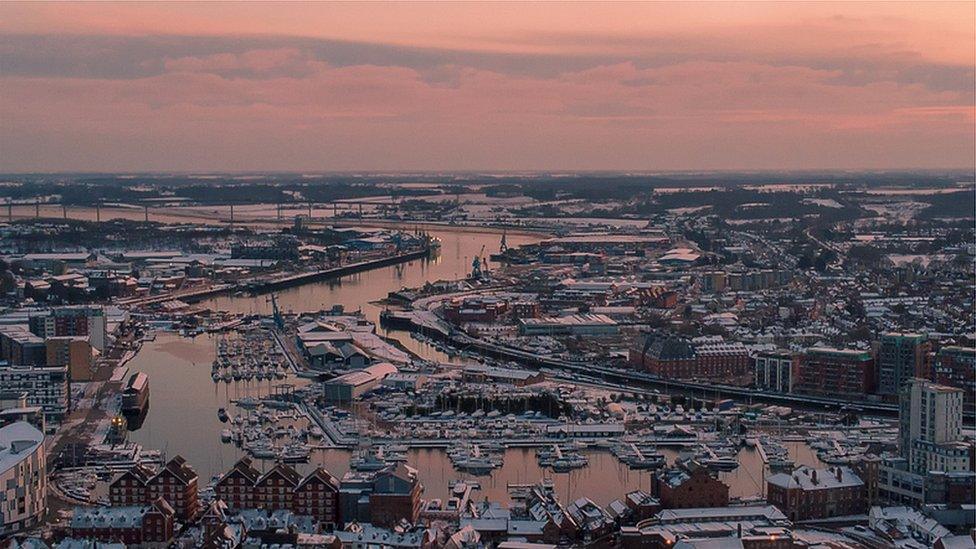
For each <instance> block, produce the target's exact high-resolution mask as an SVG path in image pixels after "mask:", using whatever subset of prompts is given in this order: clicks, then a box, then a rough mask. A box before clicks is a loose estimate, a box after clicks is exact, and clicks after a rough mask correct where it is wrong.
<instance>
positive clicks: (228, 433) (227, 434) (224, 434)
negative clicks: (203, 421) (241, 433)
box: [220, 429, 234, 442]
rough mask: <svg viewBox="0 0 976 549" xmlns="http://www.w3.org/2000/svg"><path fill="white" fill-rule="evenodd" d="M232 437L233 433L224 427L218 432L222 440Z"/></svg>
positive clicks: (225, 440)
mask: <svg viewBox="0 0 976 549" xmlns="http://www.w3.org/2000/svg"><path fill="white" fill-rule="evenodd" d="M233 437H234V433H233V431H231V430H230V429H224V430H222V431H221V432H220V440H221V441H222V442H230V440H231V439H232V438H233Z"/></svg>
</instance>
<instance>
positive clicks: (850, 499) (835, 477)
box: [766, 466, 867, 522]
mask: <svg viewBox="0 0 976 549" xmlns="http://www.w3.org/2000/svg"><path fill="white" fill-rule="evenodd" d="M766 493H767V495H766V499H767V500H768V501H769V503H770V504H772V505H775V506H776V507H778V508H779V510H780V511H783V513H784V514H785V515H786V516H787V517H788V518H789V519H790V520H791V521H794V522H795V521H798V520H809V519H823V518H830V517H838V516H844V515H858V514H863V513H866V512H867V489H866V487H865V485H864V482H862V481H861V479H860V477H858V476H857V475H856V474H855V473H854V471H853V470H851V469H850V468H849V467H839V466H837V467H828V468H826V469H814V468H812V467H800V468H799V469H796V470H795V471H793V473H778V474H775V475H773V476H771V477H769V478H768V479H766Z"/></svg>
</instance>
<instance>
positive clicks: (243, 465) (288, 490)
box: [214, 457, 339, 525]
mask: <svg viewBox="0 0 976 549" xmlns="http://www.w3.org/2000/svg"><path fill="white" fill-rule="evenodd" d="M214 491H215V493H216V494H217V497H218V498H220V499H221V500H223V501H224V502H225V503H226V505H227V507H228V509H231V510H241V509H266V510H270V511H276V510H286V511H291V512H293V513H295V514H296V515H302V516H310V517H313V518H314V519H315V520H317V521H318V522H320V523H323V524H327V525H337V524H339V514H338V513H339V509H338V492H339V482H338V481H337V480H336V478H335V477H333V476H332V475H331V474H329V472H328V471H326V470H325V469H322V468H321V467H319V468H316V469H315V470H313V471H311V472H310V473H309V474H307V475H305V476H304V477H302V476H301V475H300V474H298V473H297V472H296V471H295V470H294V469H293V468H292V467H290V466H288V465H285V464H278V465H276V466H275V467H274V468H272V469H271V470H269V471H268V472H266V473H264V474H261V473H259V472H258V471H257V470H256V469H255V468H254V467H253V465H252V462H251V459H250V458H247V457H245V458H242V459H241V460H240V461H238V462H237V463H236V464H235V465H234V467H233V468H232V469H231V470H230V471H228V472H227V473H225V474H224V475H223V476H222V477H221V478H220V479H219V480H218V481H217V484H216V485H215V487H214Z"/></svg>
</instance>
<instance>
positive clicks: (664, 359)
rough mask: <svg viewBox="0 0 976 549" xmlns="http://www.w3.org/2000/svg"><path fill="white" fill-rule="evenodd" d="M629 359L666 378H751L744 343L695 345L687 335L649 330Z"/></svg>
mask: <svg viewBox="0 0 976 549" xmlns="http://www.w3.org/2000/svg"><path fill="white" fill-rule="evenodd" d="M629 359H630V363H631V364H633V365H634V366H637V367H639V368H641V369H642V370H646V371H648V372H650V373H652V374H655V375H657V376H659V377H662V378H666V379H713V380H721V381H726V382H732V383H735V382H738V383H742V384H748V383H751V382H752V378H753V374H752V359H751V358H750V357H749V350H748V349H747V348H746V347H745V346H744V345H742V344H741V343H725V342H719V343H704V344H701V345H695V344H694V343H692V342H691V341H689V340H688V339H686V338H683V337H680V336H677V335H673V334H662V333H653V332H652V333H649V334H646V336H645V337H644V338H643V339H642V340H638V342H637V344H636V345H635V346H634V347H632V348H631V349H630V351H629Z"/></svg>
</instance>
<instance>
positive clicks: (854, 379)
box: [793, 347, 875, 398]
mask: <svg viewBox="0 0 976 549" xmlns="http://www.w3.org/2000/svg"><path fill="white" fill-rule="evenodd" d="M874 389H875V376H874V357H872V356H871V353H870V352H868V351H856V350H842V349H829V348H823V347H814V348H810V349H807V351H806V352H805V353H803V355H801V357H800V366H799V369H798V372H797V379H796V380H795V381H794V383H793V391H794V392H796V393H802V394H808V395H830V396H846V397H850V398H859V397H862V396H864V395H866V394H870V393H873V392H874Z"/></svg>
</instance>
